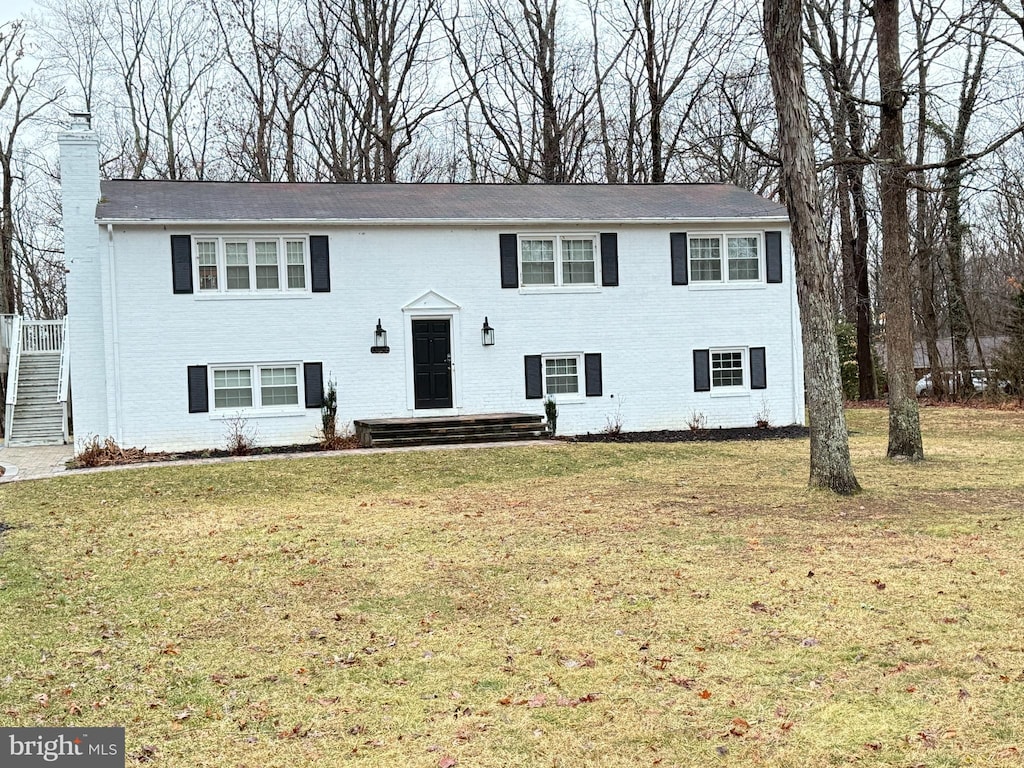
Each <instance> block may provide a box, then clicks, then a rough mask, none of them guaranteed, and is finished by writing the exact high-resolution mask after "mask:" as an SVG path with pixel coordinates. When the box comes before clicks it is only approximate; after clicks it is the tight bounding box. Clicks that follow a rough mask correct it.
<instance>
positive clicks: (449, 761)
mask: <svg viewBox="0 0 1024 768" xmlns="http://www.w3.org/2000/svg"><path fill="white" fill-rule="evenodd" d="M458 764H459V761H458V760H456V759H455V758H454V757H452V756H451V755H445V756H444V757H442V758H441V759H440V760H438V761H437V768H455V766H456V765H458Z"/></svg>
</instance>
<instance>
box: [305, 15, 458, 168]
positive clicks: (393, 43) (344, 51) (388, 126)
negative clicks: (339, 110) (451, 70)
mask: <svg viewBox="0 0 1024 768" xmlns="http://www.w3.org/2000/svg"><path fill="white" fill-rule="evenodd" d="M320 8H321V11H320V13H321V18H322V19H323V20H324V23H322V24H321V25H319V26H320V28H321V29H325V30H331V31H332V32H331V35H332V37H329V38H321V47H322V49H323V50H324V51H330V52H331V58H333V60H334V63H335V65H336V68H332V69H331V70H330V72H331V74H332V76H333V78H334V79H333V80H332V81H331V83H330V90H331V95H332V97H333V98H335V99H339V100H341V101H343V102H344V105H345V114H346V115H347V116H349V117H350V119H351V121H353V122H354V125H355V128H356V130H357V133H358V135H359V136H361V137H362V138H363V140H364V141H363V147H362V152H361V157H359V161H360V162H359V170H358V172H357V175H356V177H357V178H358V179H359V180H365V181H383V182H394V181H397V180H398V178H399V175H400V168H401V165H402V161H403V159H404V156H405V154H406V153H407V152H408V151H409V150H410V148H411V147H413V145H414V142H415V140H416V138H417V133H418V131H419V130H420V129H421V128H422V127H423V125H424V124H425V123H426V122H427V121H429V120H430V119H431V118H432V117H433V116H434V115H436V114H438V113H439V112H441V111H443V110H444V109H446V108H447V106H448V104H449V103H450V102H451V101H452V93H451V90H450V89H443V88H439V87H438V86H437V84H436V81H437V77H436V76H435V74H434V72H436V70H437V67H438V65H439V64H440V62H441V61H442V59H443V57H444V54H445V53H446V51H442V50H440V49H439V42H440V41H439V39H438V38H440V37H443V34H444V29H443V26H442V25H441V23H440V22H439V20H438V17H439V14H440V7H439V4H438V0H326V2H323V3H321V4H320ZM426 154H429V150H427V149H424V150H423V151H421V152H419V153H417V156H418V157H420V158H423V157H425V156H426Z"/></svg>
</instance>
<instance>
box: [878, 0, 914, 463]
mask: <svg viewBox="0 0 1024 768" xmlns="http://www.w3.org/2000/svg"><path fill="white" fill-rule="evenodd" d="M874 15H875V34H876V44H877V47H878V82H879V91H880V96H881V110H880V116H879V134H878V179H879V191H880V198H881V214H882V279H883V291H884V306H885V363H886V373H887V374H888V379H889V447H888V449H887V451H886V454H887V456H888V457H889V458H890V459H904V460H911V461H919V460H921V459H923V458H924V447H923V445H922V441H921V420H920V414H919V413H918V407H917V399H916V397H915V392H914V335H913V316H912V314H911V286H912V285H913V283H912V282H911V272H910V240H909V237H910V222H909V213H908V210H907V194H908V190H909V181H908V171H907V163H906V156H905V154H904V146H903V104H904V100H905V94H904V92H903V67H902V63H901V61H900V7H899V0H876V2H875V5H874Z"/></svg>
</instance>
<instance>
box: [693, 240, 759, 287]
mask: <svg viewBox="0 0 1024 768" xmlns="http://www.w3.org/2000/svg"><path fill="white" fill-rule="evenodd" d="M687 254H688V256H689V261H690V282H691V283H704V284H712V283H760V282H763V279H764V266H763V265H764V247H763V244H762V237H761V235H760V234H756V233H749V232H744V233H736V234H733V233H707V234H705V233H695V234H691V235H690V236H689V240H688V242H687Z"/></svg>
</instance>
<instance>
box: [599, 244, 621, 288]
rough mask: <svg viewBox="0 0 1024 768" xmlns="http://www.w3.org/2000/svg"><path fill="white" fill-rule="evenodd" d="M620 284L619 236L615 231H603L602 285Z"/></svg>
mask: <svg viewBox="0 0 1024 768" xmlns="http://www.w3.org/2000/svg"><path fill="white" fill-rule="evenodd" d="M618 284H619V236H618V234H617V233H615V232H602V233H601V285H605V286H613V285H618Z"/></svg>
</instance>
